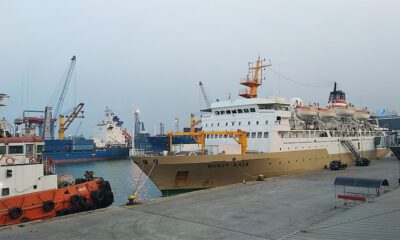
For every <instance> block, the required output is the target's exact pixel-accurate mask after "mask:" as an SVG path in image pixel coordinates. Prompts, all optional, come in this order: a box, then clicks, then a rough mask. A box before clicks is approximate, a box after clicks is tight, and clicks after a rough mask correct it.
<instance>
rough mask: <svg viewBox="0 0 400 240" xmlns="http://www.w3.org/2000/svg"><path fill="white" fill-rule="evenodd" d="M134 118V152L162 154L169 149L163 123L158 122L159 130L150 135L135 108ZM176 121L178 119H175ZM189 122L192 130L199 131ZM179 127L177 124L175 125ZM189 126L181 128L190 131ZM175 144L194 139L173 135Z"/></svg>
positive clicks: (190, 142) (189, 141) (189, 142)
mask: <svg viewBox="0 0 400 240" xmlns="http://www.w3.org/2000/svg"><path fill="white" fill-rule="evenodd" d="M134 119H135V131H134V149H135V152H142V153H146V154H155V155H158V154H162V153H163V152H165V151H168V149H169V147H168V146H169V137H168V136H167V135H165V134H164V124H163V123H160V129H159V130H160V132H159V133H158V134H156V133H154V134H153V135H150V133H149V132H147V131H146V129H145V127H144V122H142V121H141V120H140V116H139V110H138V109H137V110H136V111H135V114H134ZM175 121H176V123H178V119H175ZM192 125H193V124H191V128H194V129H192V130H193V131H200V130H201V129H200V128H196V127H195V125H193V126H192ZM176 127H177V128H179V126H176ZM191 128H187V127H185V128H183V131H184V132H189V131H192V130H191ZM173 140H174V143H175V144H194V143H196V142H195V141H194V139H193V138H192V137H190V136H174V139H173Z"/></svg>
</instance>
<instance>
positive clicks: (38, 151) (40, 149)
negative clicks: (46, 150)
mask: <svg viewBox="0 0 400 240" xmlns="http://www.w3.org/2000/svg"><path fill="white" fill-rule="evenodd" d="M41 152H43V145H37V146H36V153H41Z"/></svg>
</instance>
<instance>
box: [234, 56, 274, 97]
mask: <svg viewBox="0 0 400 240" xmlns="http://www.w3.org/2000/svg"><path fill="white" fill-rule="evenodd" d="M269 66H271V63H269V64H265V59H260V57H258V59H257V61H256V63H255V66H254V63H249V73H251V78H250V76H249V75H247V76H246V77H245V78H242V79H241V81H240V84H242V85H244V86H246V87H248V88H249V89H243V90H240V91H239V96H241V97H244V98H256V97H257V88H258V87H259V86H261V83H262V82H261V81H262V80H264V79H265V77H264V78H263V74H262V73H263V70H264V69H265V68H266V67H269Z"/></svg>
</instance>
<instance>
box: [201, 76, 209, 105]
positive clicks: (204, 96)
mask: <svg viewBox="0 0 400 240" xmlns="http://www.w3.org/2000/svg"><path fill="white" fill-rule="evenodd" d="M199 87H200V90H201V93H202V94H203V98H204V102H205V103H206V107H207V108H210V107H211V104H210V100H209V99H208V97H207V94H206V91H205V90H204V86H203V83H202V82H201V81H200V82H199Z"/></svg>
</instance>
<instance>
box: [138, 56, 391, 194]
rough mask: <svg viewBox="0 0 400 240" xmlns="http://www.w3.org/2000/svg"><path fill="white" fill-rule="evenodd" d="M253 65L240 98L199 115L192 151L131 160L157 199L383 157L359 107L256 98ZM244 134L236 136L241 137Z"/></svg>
mask: <svg viewBox="0 0 400 240" xmlns="http://www.w3.org/2000/svg"><path fill="white" fill-rule="evenodd" d="M268 66H269V65H266V64H265V63H264V60H261V59H258V60H257V61H256V63H255V64H253V65H251V66H250V68H249V70H250V71H251V73H252V74H251V76H252V77H247V78H245V79H242V80H241V84H242V85H244V86H246V87H248V89H245V90H241V91H240V92H239V96H241V97H242V98H241V99H235V100H226V101H217V102H214V103H212V104H211V107H210V108H209V109H206V110H203V112H204V115H203V117H202V119H201V125H202V131H201V132H193V133H189V134H191V135H192V136H193V137H194V138H195V139H196V140H197V141H198V144H195V145H193V144H192V145H174V144H173V142H172V136H176V135H185V133H182V132H178V133H170V134H169V135H170V137H171V142H170V147H171V150H170V151H169V153H168V155H164V156H150V155H136V156H133V161H134V162H135V163H136V164H137V165H138V166H139V167H140V168H141V169H142V170H143V171H144V172H145V173H146V174H147V175H149V177H150V179H152V180H153V182H154V183H155V184H156V185H157V186H158V188H159V189H160V190H161V191H162V193H163V195H171V194H176V193H180V192H185V191H192V190H198V189H204V188H211V187H217V186H222V185H227V184H233V183H240V182H243V181H249V180H255V179H257V178H260V177H261V178H263V177H272V176H279V175H283V174H290V173H294V172H303V171H311V170H318V169H323V168H324V166H326V165H328V164H329V163H330V162H331V161H332V160H341V161H342V162H344V163H347V164H352V163H354V161H355V159H356V158H360V157H364V158H369V159H381V158H383V157H384V156H385V155H386V154H387V153H388V151H389V150H388V148H387V144H388V142H389V138H388V134H387V132H386V131H385V130H384V129H382V128H379V126H377V125H375V124H374V123H370V122H369V121H367V120H368V119H369V118H370V112H369V111H368V110H367V108H362V109H356V108H355V107H354V106H353V105H351V104H348V103H347V102H346V96H345V93H344V92H343V91H341V90H337V89H336V83H335V88H334V90H333V91H332V92H331V93H330V96H329V102H328V105H327V106H326V107H320V106H319V104H313V105H304V103H303V101H302V100H301V99H299V98H293V99H291V100H290V101H288V100H286V99H284V98H281V97H270V98H262V97H258V96H257V88H258V87H259V86H261V80H262V79H263V76H262V75H263V73H264V70H265V68H266V67H268ZM243 132H245V135H244V136H242V135H241V133H243Z"/></svg>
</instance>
